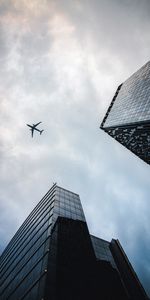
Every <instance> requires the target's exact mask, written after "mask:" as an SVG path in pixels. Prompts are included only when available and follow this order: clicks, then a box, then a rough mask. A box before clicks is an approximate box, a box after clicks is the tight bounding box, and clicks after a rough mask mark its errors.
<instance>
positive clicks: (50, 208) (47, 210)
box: [1, 201, 54, 268]
mask: <svg viewBox="0 0 150 300" xmlns="http://www.w3.org/2000/svg"><path fill="white" fill-rule="evenodd" d="M53 202H54V201H53ZM53 202H51V206H50V207H48V208H47V207H46V208H45V209H44V211H43V212H42V213H41V215H40V217H41V219H42V220H43V218H44V216H45V215H46V214H47V212H49V211H51V210H52V208H53ZM40 217H39V219H40ZM39 219H37V220H34V222H33V223H32V224H31V227H30V228H29V230H28V231H27V232H26V231H25V232H24V234H23V235H21V236H20V239H21V240H23V238H24V237H25V239H26V234H28V235H29V232H30V230H32V231H33V226H34V227H35V228H36V226H37V224H36V221H37V222H38V224H39ZM19 242H20V240H19V239H18V241H17V244H16V245H13V248H12V250H11V251H10V253H8V256H7V257H6V258H5V260H6V261H7V258H8V257H9V256H10V255H11V253H12V252H13V251H14V249H15V251H16V247H17V245H18V244H19ZM19 246H20V244H19ZM5 260H4V262H3V263H2V264H1V268H2V267H3V264H4V263H5Z"/></svg>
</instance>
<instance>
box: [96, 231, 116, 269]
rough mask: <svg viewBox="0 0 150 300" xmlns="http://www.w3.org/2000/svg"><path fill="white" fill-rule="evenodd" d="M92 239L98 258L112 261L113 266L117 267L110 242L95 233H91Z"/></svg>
mask: <svg viewBox="0 0 150 300" xmlns="http://www.w3.org/2000/svg"><path fill="white" fill-rule="evenodd" d="M91 240H92V244H93V248H94V252H95V255H96V258H97V260H104V261H107V262H110V264H111V265H112V267H113V268H115V269H117V266H116V264H115V261H114V258H113V255H112V253H111V250H110V248H109V246H110V243H109V242H108V241H105V240H103V239H100V238H98V237H96V236H93V235H91Z"/></svg>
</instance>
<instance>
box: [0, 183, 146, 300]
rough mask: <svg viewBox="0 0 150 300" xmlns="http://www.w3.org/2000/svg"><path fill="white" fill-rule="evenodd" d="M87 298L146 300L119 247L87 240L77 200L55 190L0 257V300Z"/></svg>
mask: <svg viewBox="0 0 150 300" xmlns="http://www.w3.org/2000/svg"><path fill="white" fill-rule="evenodd" d="M110 297H114V298H110ZM91 298H93V299H116V300H117V299H118V300H120V299H122V300H129V299H136V300H137V299H141V300H142V299H148V298H147V296H146V293H145V291H144V289H143V287H142V286H141V284H140V282H139V280H138V278H137V276H136V274H135V272H134V270H133V268H132V267H131V265H130V263H129V261H128V259H127V257H126V255H125V253H124V251H123V249H122V248H121V245H120V243H119V241H117V240H112V241H111V242H107V241H104V240H102V239H99V238H97V237H94V236H93V235H90V234H89V231H88V227H87V224H86V220H85V216H84V212H83V209H82V205H81V202H80V198H79V195H77V194H75V193H72V192H70V191H68V190H66V189H64V188H61V187H59V186H57V185H56V184H54V185H53V186H52V188H51V189H50V190H49V191H48V192H47V193H46V195H45V196H44V197H43V198H42V199H41V201H40V202H39V203H38V204H37V206H36V207H35V208H34V209H33V211H32V212H31V213H30V215H29V216H28V217H27V219H26V220H25V222H24V223H23V224H22V226H21V227H20V228H19V229H18V231H17V232H16V234H15V235H14V237H13V238H12V240H11V241H10V243H9V244H8V246H7V247H6V249H5V250H4V252H3V253H2V255H1V257H0V299H1V300H6V299H10V300H23V299H24V300H56V299H57V300H58V299H61V300H62V299H65V300H76V299H79V300H80V299H87V300H88V299H91Z"/></svg>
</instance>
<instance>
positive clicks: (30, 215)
mask: <svg viewBox="0 0 150 300" xmlns="http://www.w3.org/2000/svg"><path fill="white" fill-rule="evenodd" d="M52 188H53V187H52ZM53 194H55V190H53V189H51V190H49V191H48V192H47V193H46V195H45V196H44V197H43V198H42V199H41V201H40V202H39V203H38V204H37V205H36V207H35V208H34V209H33V210H32V212H31V213H30V214H29V216H28V217H27V219H26V220H25V221H24V222H23V224H22V225H21V226H20V228H19V229H18V230H17V232H16V234H15V235H14V237H13V238H12V239H11V241H10V243H9V244H8V246H7V247H6V249H5V251H4V252H3V254H2V256H5V253H6V252H7V248H10V246H11V244H12V243H13V245H14V241H15V239H16V238H17V236H18V234H20V232H21V231H22V230H23V227H24V226H25V225H26V223H27V222H28V221H29V220H30V218H31V217H32V216H33V214H34V213H35V212H36V211H37V210H39V208H40V206H42V207H43V204H44V202H45V200H47V197H48V198H49V197H52V196H53Z"/></svg>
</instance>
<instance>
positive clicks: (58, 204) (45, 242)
mask: <svg viewBox="0 0 150 300" xmlns="http://www.w3.org/2000/svg"><path fill="white" fill-rule="evenodd" d="M58 216H62V217H66V218H70V219H74V220H81V221H85V217H84V212H83V209H82V205H81V202H80V198H79V195H77V194H75V193H72V192H69V191H67V190H65V189H63V188H60V187H58V186H56V185H54V186H53V187H52V188H51V189H50V190H49V191H48V193H47V194H46V195H45V196H44V197H43V198H42V200H41V201H40V202H39V203H38V205H37V206H36V207H35V209H34V210H33V211H32V212H31V214H30V215H29V217H28V218H27V219H26V220H25V222H24V223H23V224H22V226H21V227H20V228H19V230H18V231H17V233H16V234H15V236H14V237H13V239H12V240H11V241H10V243H9V245H8V246H7V247H6V249H5V251H4V252H3V254H2V256H1V259H0V270H1V279H0V280H1V281H0V299H12V300H16V299H20V300H21V299H26V300H27V299H41V297H42V296H43V295H42V293H43V288H42V286H43V285H44V280H45V279H44V278H46V268H47V263H48V254H49V246H50V236H51V230H52V228H53V226H54V224H55V222H56V220H57V218H58ZM31 295H32V297H31Z"/></svg>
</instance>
